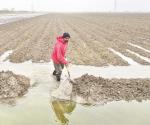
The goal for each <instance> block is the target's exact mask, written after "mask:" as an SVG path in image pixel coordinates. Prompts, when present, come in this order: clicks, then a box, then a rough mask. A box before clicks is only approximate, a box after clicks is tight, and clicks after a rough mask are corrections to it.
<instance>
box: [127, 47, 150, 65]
mask: <svg viewBox="0 0 150 125" xmlns="http://www.w3.org/2000/svg"><path fill="white" fill-rule="evenodd" d="M127 51H128V52H129V53H131V54H133V55H136V56H137V57H139V58H141V59H143V60H145V61H146V62H149V63H150V59H149V58H147V57H144V56H141V55H140V54H138V53H136V52H133V51H131V50H128V49H127Z"/></svg>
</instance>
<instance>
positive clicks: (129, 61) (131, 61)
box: [108, 48, 140, 65]
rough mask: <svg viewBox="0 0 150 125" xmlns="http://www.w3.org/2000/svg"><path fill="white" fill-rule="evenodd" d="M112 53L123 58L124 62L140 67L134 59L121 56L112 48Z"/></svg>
mask: <svg viewBox="0 0 150 125" xmlns="http://www.w3.org/2000/svg"><path fill="white" fill-rule="evenodd" d="M108 49H109V50H110V51H111V52H113V53H114V54H116V55H118V56H119V57H121V58H122V59H123V60H125V61H127V62H128V63H129V64H130V65H140V64H139V63H137V62H135V61H134V60H133V59H131V58H129V57H126V56H124V55H123V54H121V53H120V52H117V51H116V50H114V49H112V48H108Z"/></svg>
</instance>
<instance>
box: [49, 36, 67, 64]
mask: <svg viewBox="0 0 150 125" xmlns="http://www.w3.org/2000/svg"><path fill="white" fill-rule="evenodd" d="M67 46H68V43H67V42H64V41H63V38H62V36H59V37H57V41H56V43H55V45H54V49H53V52H52V55H51V58H52V60H53V61H54V62H55V63H57V64H67V63H68V62H67V61H66V60H65V53H66V49H67Z"/></svg>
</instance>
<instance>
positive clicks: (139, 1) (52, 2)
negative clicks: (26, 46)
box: [0, 0, 150, 12]
mask: <svg viewBox="0 0 150 125" xmlns="http://www.w3.org/2000/svg"><path fill="white" fill-rule="evenodd" d="M5 8H8V9H11V8H15V10H29V11H30V10H34V11H53V12H83V11H88V12H90V11H92V12H97V11H114V0H5V1H4V0H0V9H5ZM117 11H138V12H144V11H148V12H150V0H117Z"/></svg>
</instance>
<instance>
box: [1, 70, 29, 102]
mask: <svg viewBox="0 0 150 125" xmlns="http://www.w3.org/2000/svg"><path fill="white" fill-rule="evenodd" d="M29 87H30V80H29V79H28V78H26V77H25V76H21V75H16V74H14V73H13V72H11V71H7V72H4V71H2V72H0V101H1V100H3V99H12V98H16V97H21V96H23V95H24V94H26V92H27V91H28V88H29Z"/></svg>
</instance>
